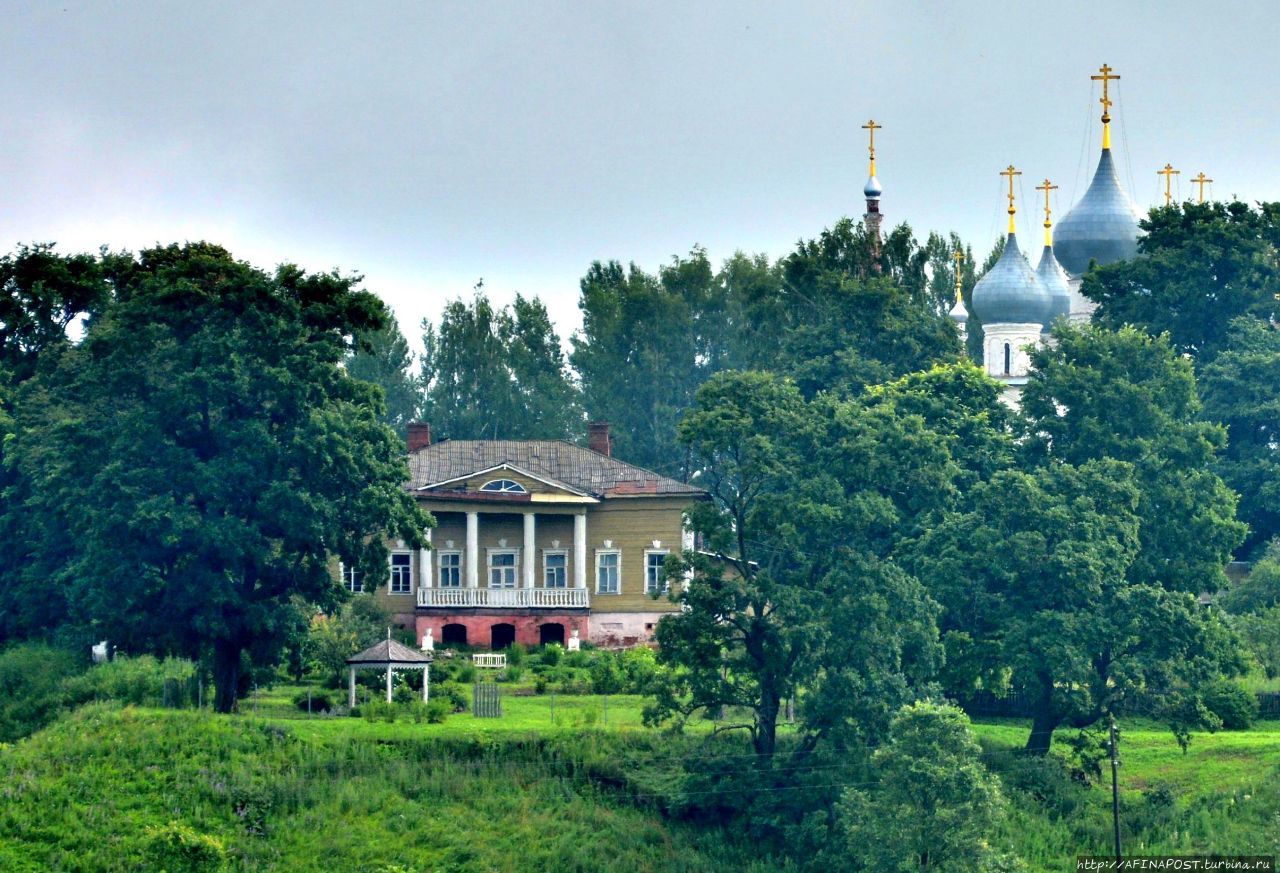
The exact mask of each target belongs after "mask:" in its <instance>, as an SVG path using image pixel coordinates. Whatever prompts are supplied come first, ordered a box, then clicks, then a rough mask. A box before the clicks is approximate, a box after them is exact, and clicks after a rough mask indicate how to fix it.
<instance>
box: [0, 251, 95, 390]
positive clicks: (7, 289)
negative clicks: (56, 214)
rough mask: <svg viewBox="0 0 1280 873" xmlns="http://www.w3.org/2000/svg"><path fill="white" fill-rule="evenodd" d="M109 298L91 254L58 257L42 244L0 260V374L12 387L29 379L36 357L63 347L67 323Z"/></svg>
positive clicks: (92, 312)
mask: <svg viewBox="0 0 1280 873" xmlns="http://www.w3.org/2000/svg"><path fill="white" fill-rule="evenodd" d="M106 257H107V256H106V255H104V258H106ZM110 298H111V287H110V284H109V283H108V280H107V275H106V273H105V271H104V267H103V262H102V261H100V260H99V259H98V258H95V257H94V256H92V255H85V254H80V255H60V254H58V253H57V252H55V251H54V246H53V244H52V243H43V244H38V245H32V246H21V247H19V249H18V250H17V252H15V253H13V254H9V255H5V256H4V257H3V258H0V374H2V375H4V376H6V377H7V379H8V381H9V383H10V384H15V385H16V384H18V383H21V382H25V381H26V380H27V379H29V378H31V376H32V375H34V374H35V371H36V362H37V360H38V359H39V357H40V354H41V353H42V352H44V351H45V350H47V349H50V348H54V347H58V346H61V345H63V344H64V343H66V342H67V332H68V330H69V329H70V328H71V326H72V324H73V323H74V322H75V321H76V320H77V319H79V318H81V317H84V316H92V315H93V314H94V313H96V312H97V311H98V310H99V309H101V307H102V306H104V305H105V304H106V303H107V302H108V301H109V300H110Z"/></svg>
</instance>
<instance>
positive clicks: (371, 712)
mask: <svg viewBox="0 0 1280 873" xmlns="http://www.w3.org/2000/svg"><path fill="white" fill-rule="evenodd" d="M357 710H358V711H359V713H360V715H361V716H362V717H363V718H364V720H365V721H378V720H382V721H385V722H387V723H388V724H390V723H392V722H394V721H395V720H396V716H397V715H399V710H398V709H397V707H396V705H395V704H394V703H387V702H386V701H385V700H382V699H378V700H370V701H369V702H368V703H366V704H365V705H364V706H358V707H356V710H353V711H352V712H353V714H354V713H355V711H357Z"/></svg>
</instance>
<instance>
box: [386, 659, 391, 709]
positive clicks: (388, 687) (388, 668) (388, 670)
mask: <svg viewBox="0 0 1280 873" xmlns="http://www.w3.org/2000/svg"><path fill="white" fill-rule="evenodd" d="M390 702H391V665H390V664H388V665H387V703H390Z"/></svg>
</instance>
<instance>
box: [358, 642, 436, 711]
mask: <svg viewBox="0 0 1280 873" xmlns="http://www.w3.org/2000/svg"><path fill="white" fill-rule="evenodd" d="M431 661H432V654H431V653H430V652H419V651H417V650H415V649H411V648H409V647H408V646H406V645H403V644H401V643H397V642H396V641H395V640H393V639H391V633H390V631H388V632H387V638H386V639H385V640H382V641H381V642H379V643H376V644H375V645H372V646H370V647H369V648H367V649H365V650H364V651H363V652H361V653H360V654H358V655H352V656H351V657H350V658H347V671H348V675H349V681H348V684H347V688H348V689H349V694H348V700H347V705H348V706H355V705H356V671H357V670H386V671H387V703H390V702H391V675H392V674H393V673H394V672H395V671H396V670H421V671H422V699H423V700H424V701H425V700H428V699H430V697H431Z"/></svg>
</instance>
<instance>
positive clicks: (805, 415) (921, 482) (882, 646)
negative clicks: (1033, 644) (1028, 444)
mask: <svg viewBox="0 0 1280 873" xmlns="http://www.w3.org/2000/svg"><path fill="white" fill-rule="evenodd" d="M680 436H681V440H682V442H683V443H684V444H685V445H687V446H688V447H689V449H690V452H691V455H692V457H693V459H694V463H695V466H696V469H697V470H698V475H697V477H696V478H695V481H696V482H698V483H700V484H702V485H703V486H704V487H706V488H707V489H708V491H709V492H710V493H711V495H712V497H713V498H714V502H713V503H711V504H705V505H703V506H700V507H698V508H697V509H696V510H695V511H694V513H693V515H692V521H693V524H694V525H695V527H696V528H697V529H698V530H700V531H701V532H702V533H703V535H704V536H705V537H706V543H707V547H708V551H709V552H710V553H711V555H697V554H695V555H689V556H686V562H685V563H678V562H677V563H675V564H674V565H673V566H672V567H671V568H670V570H671V572H672V573H673V575H675V576H676V577H679V576H681V575H682V574H683V573H684V572H686V571H687V572H688V573H689V574H690V579H689V582H688V584H687V586H686V587H685V589H684V590H683V591H682V592H681V593H680V594H679V595H678V598H679V599H680V601H681V602H682V603H683V604H684V606H685V610H684V611H683V612H682V613H680V614H678V615H672V616H669V617H667V618H665V619H664V620H663V621H662V622H660V623H659V626H658V639H659V642H660V644H661V648H660V650H659V657H660V658H661V659H662V660H663V662H664V663H667V664H670V665H672V666H675V667H678V668H679V669H675V670H672V671H670V672H669V673H668V674H667V676H668V677H669V681H668V683H667V684H666V685H665V686H664V687H663V689H662V691H661V693H660V694H659V697H658V701H657V706H656V708H655V709H654V711H653V712H652V713H651V715H652V716H654V717H658V718H661V717H667V716H671V715H681V716H686V715H688V714H690V713H692V712H694V711H697V710H708V709H710V710H713V711H714V710H717V709H719V708H720V707H726V706H727V707H738V708H741V709H744V710H746V711H748V712H750V713H751V719H750V721H749V722H748V723H746V724H744V725H741V726H742V727H745V728H747V729H748V730H750V732H751V735H752V739H753V743H754V747H755V749H756V750H757V752H758V753H759V754H760V755H761V756H762V758H763V759H765V760H763V761H762V762H761V763H766V764H767V759H768V758H769V757H770V756H772V755H773V753H774V751H775V748H776V732H777V723H778V718H779V713H780V711H781V706H782V703H783V701H784V700H786V699H789V698H794V697H796V696H797V695H800V699H801V707H800V713H801V725H802V728H801V731H802V735H803V741H802V743H801V752H802V753H803V752H804V751H807V750H809V749H812V748H814V747H815V746H816V745H817V744H818V743H819V742H821V741H823V740H832V741H836V742H838V743H849V742H856V741H857V739H859V738H862V739H864V740H865V738H866V737H868V736H878V735H880V734H882V733H883V731H884V730H885V729H886V728H887V725H888V721H889V718H890V716H891V715H892V712H893V711H894V710H895V709H896V707H897V706H898V705H899V704H901V703H904V702H908V701H910V700H912V699H915V696H916V695H917V694H919V693H921V690H922V689H924V688H926V687H927V684H928V681H929V677H930V676H931V675H933V673H934V672H935V670H936V668H937V660H938V655H939V648H938V644H937V633H936V629H935V627H934V619H935V614H936V607H935V606H934V604H933V603H932V602H931V601H930V600H929V599H928V597H927V596H926V595H925V593H924V591H923V589H922V588H921V587H920V585H919V583H918V582H916V580H915V579H913V578H912V577H910V576H909V575H907V574H906V573H904V572H903V571H902V570H901V569H900V568H899V567H897V566H896V565H895V564H894V563H893V562H892V561H891V560H889V559H888V557H887V555H888V552H889V551H890V549H891V547H892V544H893V542H894V541H895V539H896V537H897V536H898V535H899V534H900V532H901V531H903V530H913V529H914V527H915V525H916V524H917V523H918V521H919V519H920V518H921V517H922V516H923V515H924V514H925V513H927V512H929V511H930V510H931V509H933V508H934V507H935V506H937V505H938V504H939V503H941V502H945V501H946V500H947V499H949V498H950V497H951V496H952V495H953V493H954V485H953V480H954V478H955V476H956V474H957V470H956V468H955V466H954V465H953V464H952V463H951V461H950V459H949V457H948V455H947V452H946V449H945V447H944V446H942V445H941V444H940V441H939V440H937V439H936V438H935V437H934V436H933V435H932V434H931V433H930V432H929V431H928V430H927V429H926V428H925V427H924V426H923V423H922V421H921V420H920V419H919V418H918V417H915V416H906V417H899V416H896V415H894V414H893V413H892V411H890V410H886V409H884V408H881V407H863V406H859V405H857V404H856V403H854V402H850V401H837V400H832V399H823V400H819V401H813V402H806V401H805V400H804V398H803V396H802V395H801V393H800V392H799V390H798V388H796V386H795V385H794V384H792V383H791V382H790V381H788V380H785V379H782V378H780V377H777V376H774V375H771V374H763V373H754V372H747V373H725V374H720V375H717V376H715V377H713V378H712V379H711V380H710V381H709V382H708V383H707V384H706V385H705V386H704V387H703V388H702V389H701V390H700V391H699V392H698V404H697V406H696V407H695V408H694V409H693V410H691V411H690V413H689V414H688V416H687V417H686V418H685V420H684V421H683V422H682V423H681V426H680Z"/></svg>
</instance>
